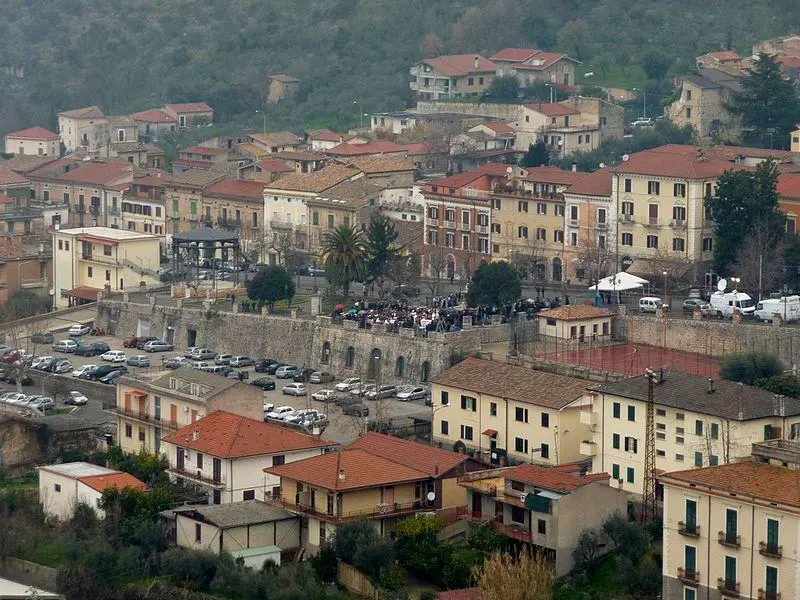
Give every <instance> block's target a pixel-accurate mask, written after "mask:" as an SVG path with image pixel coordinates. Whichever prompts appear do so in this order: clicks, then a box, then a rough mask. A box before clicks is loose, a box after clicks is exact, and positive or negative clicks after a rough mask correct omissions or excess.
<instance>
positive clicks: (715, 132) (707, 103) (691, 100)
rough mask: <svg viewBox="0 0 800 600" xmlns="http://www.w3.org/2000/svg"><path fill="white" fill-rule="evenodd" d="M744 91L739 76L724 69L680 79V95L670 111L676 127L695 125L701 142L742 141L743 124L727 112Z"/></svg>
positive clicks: (704, 71)
mask: <svg viewBox="0 0 800 600" xmlns="http://www.w3.org/2000/svg"><path fill="white" fill-rule="evenodd" d="M741 91H742V84H741V80H740V77H739V76H738V75H732V74H731V73H728V72H726V71H724V70H720V69H698V73H697V74H695V75H686V76H684V77H681V79H680V95H679V96H678V98H677V99H676V100H675V102H673V103H672V104H670V105H669V106H668V107H667V110H666V114H667V117H669V119H670V121H672V122H673V123H674V124H675V125H677V126H679V127H684V126H686V125H691V127H692V129H694V131H695V132H696V133H697V136H698V138H699V139H700V140H701V141H704V142H705V141H708V140H710V139H734V138H736V137H738V135H739V132H740V127H741V122H740V120H739V119H738V118H737V117H736V116H734V115H731V114H730V113H729V112H728V110H727V109H726V105H727V104H728V102H730V100H731V97H732V95H733V94H736V93H739V92H741Z"/></svg>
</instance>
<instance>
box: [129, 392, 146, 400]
mask: <svg viewBox="0 0 800 600" xmlns="http://www.w3.org/2000/svg"><path fill="white" fill-rule="evenodd" d="M128 393H129V394H130V395H131V396H136V397H137V398H144V397H145V396H147V392H141V391H139V390H133V391H132V392H128Z"/></svg>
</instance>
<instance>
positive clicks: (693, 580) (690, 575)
mask: <svg viewBox="0 0 800 600" xmlns="http://www.w3.org/2000/svg"><path fill="white" fill-rule="evenodd" d="M678 579H680V580H681V581H682V582H683V583H685V584H687V585H697V584H699V583H700V571H695V570H694V569H684V568H683V567H678Z"/></svg>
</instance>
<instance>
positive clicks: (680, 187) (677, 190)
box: [672, 183, 686, 198]
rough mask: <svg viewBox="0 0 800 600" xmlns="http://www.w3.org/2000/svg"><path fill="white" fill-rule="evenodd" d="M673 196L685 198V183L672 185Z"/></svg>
mask: <svg viewBox="0 0 800 600" xmlns="http://www.w3.org/2000/svg"><path fill="white" fill-rule="evenodd" d="M672 192H673V196H675V197H676V198H686V184H685V183H676V184H674V185H673V186H672Z"/></svg>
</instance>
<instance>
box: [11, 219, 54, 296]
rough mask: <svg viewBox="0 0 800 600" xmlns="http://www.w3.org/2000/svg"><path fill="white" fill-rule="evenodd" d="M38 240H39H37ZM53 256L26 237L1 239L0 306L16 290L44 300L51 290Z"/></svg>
mask: <svg viewBox="0 0 800 600" xmlns="http://www.w3.org/2000/svg"><path fill="white" fill-rule="evenodd" d="M39 239H41V238H39ZM52 282H53V253H52V248H51V247H50V241H48V242H47V243H46V244H45V243H43V242H41V241H39V242H37V238H36V237H33V236H29V235H25V234H16V235H4V236H2V237H0V305H1V304H5V303H6V302H8V300H9V298H11V296H12V295H13V294H14V292H16V291H17V290H32V291H34V292H37V293H39V294H41V295H42V296H46V295H47V294H48V293H49V291H50V290H51V289H52Z"/></svg>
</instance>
